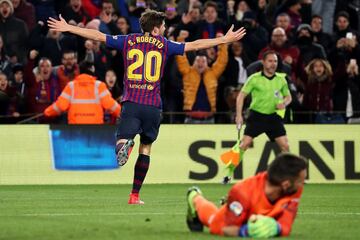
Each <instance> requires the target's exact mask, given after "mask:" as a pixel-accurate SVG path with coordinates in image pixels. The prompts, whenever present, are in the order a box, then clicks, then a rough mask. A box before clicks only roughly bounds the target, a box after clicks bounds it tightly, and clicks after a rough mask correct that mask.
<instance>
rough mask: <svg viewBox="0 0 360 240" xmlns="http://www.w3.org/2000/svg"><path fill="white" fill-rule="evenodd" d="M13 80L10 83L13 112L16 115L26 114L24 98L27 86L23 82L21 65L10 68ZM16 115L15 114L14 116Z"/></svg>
mask: <svg viewBox="0 0 360 240" xmlns="http://www.w3.org/2000/svg"><path fill="white" fill-rule="evenodd" d="M12 72H13V79H12V81H11V82H10V86H11V88H12V92H13V93H14V98H15V99H14V103H15V106H14V107H15V112H16V113H18V114H24V113H27V108H26V98H27V91H28V89H27V86H26V84H25V81H24V67H23V65H21V64H15V65H14V67H13V68H12ZM15 115H17V114H15Z"/></svg>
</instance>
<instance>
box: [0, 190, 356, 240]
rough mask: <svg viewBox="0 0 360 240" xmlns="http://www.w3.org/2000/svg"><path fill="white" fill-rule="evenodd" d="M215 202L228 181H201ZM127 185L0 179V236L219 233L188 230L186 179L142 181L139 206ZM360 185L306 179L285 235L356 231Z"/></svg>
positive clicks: (352, 235)
mask: <svg viewBox="0 0 360 240" xmlns="http://www.w3.org/2000/svg"><path fill="white" fill-rule="evenodd" d="M199 186H200V188H201V189H202V191H203V193H204V195H205V196H206V197H208V198H209V199H211V200H213V201H216V203H218V202H219V199H220V197H222V196H223V195H225V194H226V192H227V191H228V189H229V188H230V186H224V185H220V184H201V185H199ZM130 187H131V186H129V185H118V186H117V185H68V186H63V185H61V186H58V185H51V186H50V185H48V186H0V239H1V240H2V239H37V240H41V239H44V240H45V239H46V240H47V239H51V240H56V239H76V240H79V239H87V240H89V239H117V240H122V239H137V240H138V239H181V240H183V239H224V238H221V237H215V236H212V235H210V234H209V233H208V232H207V231H205V233H190V232H189V231H188V229H187V227H186V223H185V213H186V202H185V195H186V191H187V188H188V187H190V185H187V184H155V185H145V186H144V187H143V190H142V199H143V200H144V201H145V205H143V206H131V205H128V204H127V199H128V193H129V190H130ZM359 226H360V185H358V184H333V185H330V184H328V185H326V184H307V185H305V191H304V194H303V198H302V199H301V203H300V209H299V212H298V217H297V219H296V221H295V224H294V226H293V231H292V234H291V237H290V239H359V232H360V231H359Z"/></svg>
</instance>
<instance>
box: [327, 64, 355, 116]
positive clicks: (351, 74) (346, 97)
mask: <svg viewBox="0 0 360 240" xmlns="http://www.w3.org/2000/svg"><path fill="white" fill-rule="evenodd" d="M342 64H344V65H345V66H344V67H341V65H342ZM334 79H335V88H334V97H333V100H334V110H335V111H341V112H344V113H345V114H344V117H346V118H350V117H359V116H360V115H359V114H360V90H359V89H360V75H359V64H358V61H357V60H356V59H351V60H350V61H348V62H346V63H344V62H340V63H339V65H338V68H337V69H336V73H335V77H334Z"/></svg>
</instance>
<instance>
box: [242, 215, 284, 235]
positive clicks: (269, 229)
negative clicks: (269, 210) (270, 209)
mask: <svg viewBox="0 0 360 240" xmlns="http://www.w3.org/2000/svg"><path fill="white" fill-rule="evenodd" d="M248 234H249V236H250V237H253V238H270V237H274V236H276V235H278V234H279V227H278V223H277V221H276V220H275V219H274V218H272V217H267V216H264V215H252V216H251V217H250V219H249V221H248Z"/></svg>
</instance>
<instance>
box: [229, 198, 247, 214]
mask: <svg viewBox="0 0 360 240" xmlns="http://www.w3.org/2000/svg"><path fill="white" fill-rule="evenodd" d="M229 209H230V211H231V212H232V213H234V215H235V216H237V217H238V216H240V215H241V213H242V212H243V210H244V208H243V206H242V205H241V203H239V202H238V201H234V202H231V203H230V205H229Z"/></svg>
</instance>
